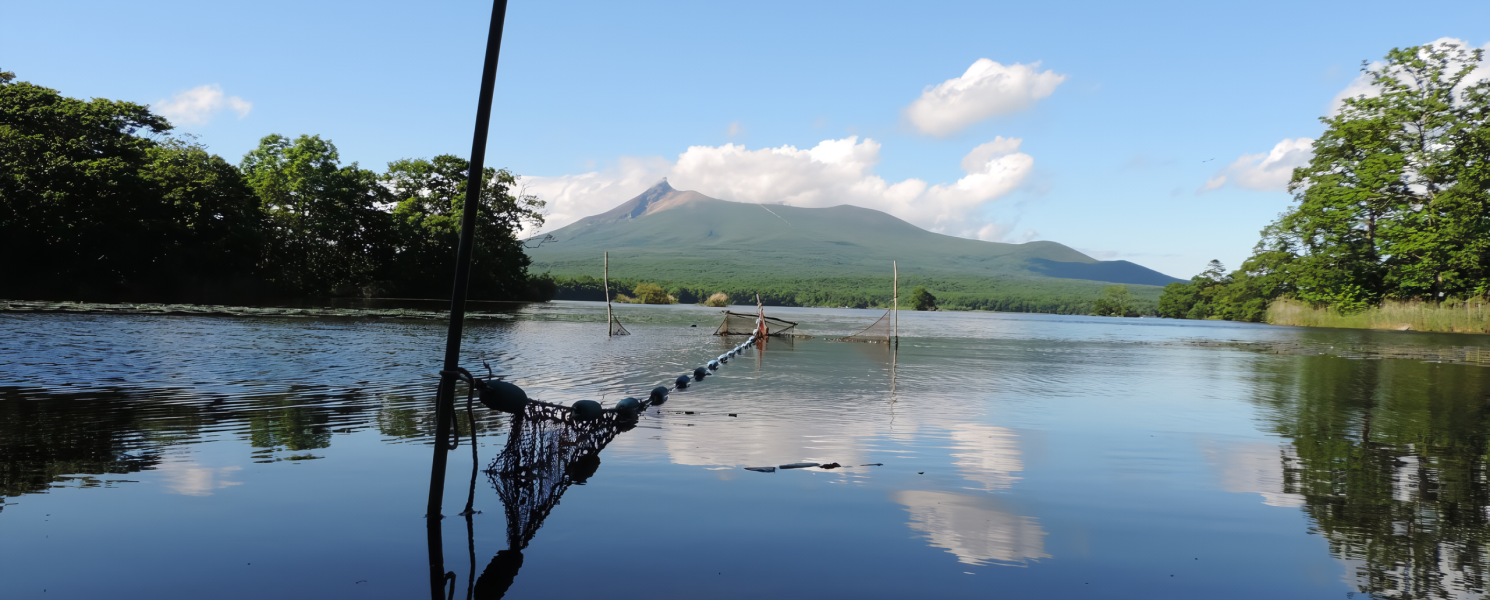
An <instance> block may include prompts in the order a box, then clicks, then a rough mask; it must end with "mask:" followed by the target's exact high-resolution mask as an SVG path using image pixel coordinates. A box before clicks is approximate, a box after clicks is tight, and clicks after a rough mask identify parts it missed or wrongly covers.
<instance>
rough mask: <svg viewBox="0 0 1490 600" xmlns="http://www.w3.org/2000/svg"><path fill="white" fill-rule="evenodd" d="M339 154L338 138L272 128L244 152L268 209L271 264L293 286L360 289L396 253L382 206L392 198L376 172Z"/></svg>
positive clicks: (336, 291)
mask: <svg viewBox="0 0 1490 600" xmlns="http://www.w3.org/2000/svg"><path fill="white" fill-rule="evenodd" d="M340 161H341V159H340V156H339V155H338V153H337V151H336V146H335V145H333V144H332V143H331V142H330V141H329V140H323V139H321V137H320V136H310V135H302V136H300V137H299V138H296V139H295V140H294V141H293V142H292V141H291V140H290V139H289V138H286V137H284V136H281V135H278V134H274V135H268V136H265V137H264V138H263V139H262V140H259V147H258V148H255V149H254V150H252V151H250V152H249V153H248V154H245V155H244V156H243V162H242V163H241V165H240V167H241V169H242V171H243V174H244V176H245V178H246V179H247V180H248V183H249V185H250V186H251V187H252V188H253V190H254V192H255V193H257V194H258V196H259V199H260V201H261V202H262V203H263V207H264V212H265V213H266V214H268V216H269V223H270V228H269V232H268V233H269V237H270V240H271V243H270V244H269V245H268V246H267V248H266V250H267V252H266V256H265V264H266V266H268V270H269V272H270V273H271V274H272V277H273V281H274V282H275V283H277V284H278V285H279V286H280V287H281V288H282V289H284V290H286V291H289V292H291V293H295V294H304V295H313V296H322V295H360V292H361V289H360V288H361V286H363V285H365V284H366V283H367V282H369V281H370V280H371V279H373V277H374V276H375V275H376V274H377V273H378V271H379V270H380V269H381V268H382V267H383V265H385V264H386V263H387V262H388V261H389V259H390V258H391V256H390V254H391V253H390V250H391V247H392V241H393V231H392V223H391V221H390V219H389V217H388V213H386V212H384V211H382V210H379V206H380V205H384V204H388V203H389V202H390V201H391V200H392V197H391V196H390V195H389V193H388V190H387V189H385V188H384V187H383V186H381V185H378V176H377V174H375V173H373V172H371V171H368V170H365V169H362V168H360V167H358V166H357V164H356V163H353V164H351V165H348V166H345V167H343V166H341V165H340Z"/></svg>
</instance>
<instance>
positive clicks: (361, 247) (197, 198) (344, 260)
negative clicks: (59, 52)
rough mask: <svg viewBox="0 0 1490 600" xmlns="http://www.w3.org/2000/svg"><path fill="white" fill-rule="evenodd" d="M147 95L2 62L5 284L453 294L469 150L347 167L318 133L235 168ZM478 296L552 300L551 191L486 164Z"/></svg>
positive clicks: (21, 289) (139, 292)
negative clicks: (83, 89) (535, 259)
mask: <svg viewBox="0 0 1490 600" xmlns="http://www.w3.org/2000/svg"><path fill="white" fill-rule="evenodd" d="M170 130H171V125H170V123H168V122H167V121H166V120H165V119H164V118H161V117H160V116H157V115H155V114H153V113H151V112H150V110H149V108H148V107H145V106H141V105H138V104H133V103H129V102H116V101H111V100H103V99H94V100H89V101H83V100H77V99H74V98H67V97H64V96H62V95H61V94H60V93H58V92H57V91H56V90H52V89H48V88H44V87H40V86H37V85H33V84H30V83H26V82H16V81H15V77H14V74H12V73H9V72H0V252H3V253H4V256H5V261H3V262H0V297H10V298H26V297H33V298H34V297H46V296H51V297H62V298H67V299H76V300H82V299H98V298H108V299H117V298H121V297H128V298H134V299H145V300H169V301H181V300H186V301H202V300H203V299H204V298H216V299H219V301H220V300H227V301H229V302H235V303H243V302H253V301H261V300H263V299H265V298H266V296H267V297H284V296H294V297H304V296H326V295H343V296H348V295H356V296H361V295H386V294H388V293H391V292H394V291H396V292H398V293H399V294H400V295H406V296H420V297H440V296H443V295H445V294H447V293H448V291H449V286H450V279H451V276H452V275H453V274H454V254H455V247H456V240H457V239H458V237H459V225H460V224H459V216H458V215H459V213H460V211H461V210H462V207H463V206H464V202H465V193H464V192H465V190H464V189H463V188H464V185H465V172H466V170H467V168H468V164H467V162H466V161H464V160H462V159H459V158H457V157H454V156H449V155H441V156H437V157H435V158H434V159H433V160H422V159H420V160H404V161H399V162H396V163H393V164H391V165H389V171H388V173H387V174H385V175H379V174H378V173H375V172H373V171H370V170H367V169H362V168H360V167H359V166H358V165H357V164H355V163H353V164H351V165H346V166H343V165H341V164H340V157H339V155H338V153H337V149H336V146H335V145H333V144H332V143H331V142H330V141H329V140H323V139H321V138H320V137H319V136H304V135H303V136H300V137H299V138H296V139H294V140H291V139H289V138H286V137H284V136H280V135H270V136H267V137H265V138H263V139H262V140H261V141H260V143H259V146H258V147H257V148H255V149H254V150H253V151H251V152H249V153H248V154H247V155H245V156H244V157H243V160H242V162H241V168H239V167H235V166H233V165H231V164H229V163H228V162H227V161H224V160H223V159H222V158H220V157H218V156H214V155H212V154H210V153H209V152H208V151H207V150H206V148H204V147H203V146H202V145H200V144H198V143H196V141H195V140H194V139H193V138H191V136H185V137H182V138H172V137H167V136H166V134H167V133H168V132H169V131H170ZM485 175H486V177H485V178H484V180H485V181H487V182H488V185H487V187H486V188H485V189H484V190H483V191H482V202H481V204H480V208H479V210H478V217H477V222H476V227H477V238H476V239H477V241H478V242H477V244H476V252H475V256H474V260H473V262H472V287H471V295H472V297H475V298H482V299H543V300H546V299H550V298H552V297H553V295H554V293H555V292H556V290H557V284H556V283H555V282H554V280H553V279H552V278H551V277H548V276H547V275H545V276H540V277H529V276H528V274H527V269H526V267H527V265H528V258H527V255H526V254H524V253H523V251H522V247H521V243H520V242H519V241H518V239H517V232H518V231H519V230H521V228H522V227H523V226H524V225H539V224H541V223H542V217H541V215H540V214H539V212H538V211H539V209H541V207H542V205H543V203H542V202H539V201H537V200H536V199H535V198H533V197H531V196H525V195H522V194H518V195H517V196H513V195H511V194H509V193H508V190H510V189H511V188H512V187H514V185H515V184H516V182H517V178H516V177H515V176H514V175H512V174H511V173H508V172H507V171H498V170H493V169H488V170H487V172H486V174H485Z"/></svg>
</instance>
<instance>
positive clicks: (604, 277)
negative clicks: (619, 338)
mask: <svg viewBox="0 0 1490 600" xmlns="http://www.w3.org/2000/svg"><path fill="white" fill-rule="evenodd" d="M600 281H601V285H603V286H604V287H605V337H610V334H611V323H612V319H614V318H615V317H612V316H611V314H610V253H609V252H606V253H605V271H604V272H602V273H601V274H600Z"/></svg>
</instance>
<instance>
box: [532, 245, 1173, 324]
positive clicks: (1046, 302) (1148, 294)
mask: <svg viewBox="0 0 1490 600" xmlns="http://www.w3.org/2000/svg"><path fill="white" fill-rule="evenodd" d="M612 258H613V259H614V256H612ZM611 266H612V267H614V266H615V261H614V260H612V262H611ZM695 277H697V278H693V279H687V280H682V281H678V280H674V281H657V282H656V283H657V284H658V286H659V287H665V288H668V289H674V288H680V289H685V290H688V291H689V292H690V293H692V294H694V295H695V296H698V297H709V296H710V295H713V294H716V293H718V294H724V295H725V296H726V297H727V298H752V299H753V298H754V297H755V294H760V295H761V300H762V302H764V303H765V304H766V305H767V306H829V307H840V306H847V307H852V308H889V307H890V303H891V300H892V298H893V297H894V294H893V291H892V290H891V284H890V282H889V281H887V280H886V278H884V277H832V278H821V279H818V278H797V277H779V276H777V277H773V276H772V275H771V274H770V273H752V274H748V275H737V277H736V278H734V279H723V278H717V279H716V278H707V277H702V276H695ZM907 280H909V281H907ZM654 281H655V280H654ZM554 283H555V284H556V286H557V293H556V295H555V296H554V297H555V298H558V299H560V300H590V301H602V300H604V299H605V295H604V290H603V289H602V288H601V284H600V279H598V278H595V277H593V276H590V275H578V276H574V277H565V276H558V275H556V276H554ZM638 283H640V281H639V280H637V279H632V278H629V277H622V278H617V277H612V278H611V280H610V284H611V288H612V290H617V289H631V288H634V287H635V286H636V284H638ZM901 283H902V284H903V285H910V286H915V285H920V286H924V287H927V288H935V289H937V290H938V295H937V297H936V306H937V308H938V309H939V310H987V311H1000V312H1034V313H1050V314H1062V315H1086V314H1091V309H1092V300H1093V297H1094V296H1095V295H1096V293H1095V292H1096V290H1093V289H1092V286H1091V285H1090V284H1091V283H1092V282H1086V281H1074V280H1064V279H1045V280H1038V279H1033V280H1032V279H1006V280H997V281H995V282H993V287H995V288H996V291H995V292H989V291H988V290H989V287H990V282H989V281H988V280H987V279H984V278H977V277H965V278H955V279H954V278H943V277H935V278H931V277H922V276H913V277H907V276H906V275H905V273H904V271H902V273H901ZM1129 291H1131V292H1132V293H1133V295H1134V297H1135V307H1136V310H1137V311H1138V313H1139V314H1154V309H1153V305H1154V303H1155V302H1156V301H1157V300H1158V298H1159V292H1160V288H1157V287H1154V286H1146V285H1145V286H1136V285H1135V286H1129ZM614 294H615V292H614V291H612V296H614ZM901 308H906V309H909V308H910V305H909V301H908V299H902V306H901Z"/></svg>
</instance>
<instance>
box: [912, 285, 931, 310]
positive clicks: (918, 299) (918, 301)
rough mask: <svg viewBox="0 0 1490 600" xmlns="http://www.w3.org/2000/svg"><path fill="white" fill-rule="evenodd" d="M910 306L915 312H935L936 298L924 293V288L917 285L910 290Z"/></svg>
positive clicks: (926, 292) (929, 293)
mask: <svg viewBox="0 0 1490 600" xmlns="http://www.w3.org/2000/svg"><path fill="white" fill-rule="evenodd" d="M910 304H911V308H913V309H915V310H936V296H933V295H931V292H928V291H926V287H925V286H920V285H918V286H916V289H913V290H911V296H910Z"/></svg>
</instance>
